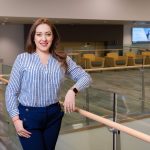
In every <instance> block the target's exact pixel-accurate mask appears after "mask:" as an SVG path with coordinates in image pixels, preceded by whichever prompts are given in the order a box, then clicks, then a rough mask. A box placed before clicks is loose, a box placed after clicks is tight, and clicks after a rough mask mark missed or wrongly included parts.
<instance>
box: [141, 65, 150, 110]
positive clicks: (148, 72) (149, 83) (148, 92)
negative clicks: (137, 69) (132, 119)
mask: <svg viewBox="0 0 150 150" xmlns="http://www.w3.org/2000/svg"><path fill="white" fill-rule="evenodd" d="M149 77H150V67H149V68H146V67H145V68H144V70H143V86H142V87H143V88H142V89H143V95H144V99H143V102H142V107H143V112H145V113H150V79H149ZM145 103H146V104H145Z"/></svg>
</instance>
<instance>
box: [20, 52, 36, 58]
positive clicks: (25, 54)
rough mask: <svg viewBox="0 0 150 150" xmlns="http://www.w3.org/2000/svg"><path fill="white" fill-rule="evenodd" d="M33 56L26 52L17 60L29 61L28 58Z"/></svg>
mask: <svg viewBox="0 0 150 150" xmlns="http://www.w3.org/2000/svg"><path fill="white" fill-rule="evenodd" d="M32 55H33V54H30V53H28V52H24V53H21V54H19V55H18V56H17V59H27V58H30V57H31V56H32Z"/></svg>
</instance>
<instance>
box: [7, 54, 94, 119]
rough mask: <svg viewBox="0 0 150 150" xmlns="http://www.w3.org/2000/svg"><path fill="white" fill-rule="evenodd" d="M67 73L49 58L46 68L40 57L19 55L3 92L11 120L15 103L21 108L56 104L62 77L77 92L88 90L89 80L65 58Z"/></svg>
mask: <svg viewBox="0 0 150 150" xmlns="http://www.w3.org/2000/svg"><path fill="white" fill-rule="evenodd" d="M67 64H68V69H67V72H65V71H64V69H63V68H62V67H61V64H60V63H59V62H58V61H57V60H56V59H55V58H54V57H52V56H50V57H49V60H48V64H47V65H44V64H42V63H41V62H40V58H39V55H38V54H37V53H36V52H35V53H32V54H29V53H22V54H20V55H18V56H17V58H16V60H15V63H14V65H13V68H12V71H11V76H10V80H9V84H8V86H7V88H6V95H5V98H6V107H7V110H8V112H9V114H10V116H11V117H14V116H16V115H18V114H19V111H18V103H21V104H22V105H24V106H32V107H44V106H48V105H50V104H53V103H56V102H58V100H59V93H60V88H61V84H62V83H63V81H64V78H65V76H66V75H67V76H69V77H70V78H71V79H72V80H74V81H75V82H76V83H75V85H74V87H76V88H77V89H78V90H79V91H80V90H82V89H84V88H86V87H88V86H89V84H90V82H91V77H90V76H89V74H87V73H86V72H85V71H84V70H83V69H82V68H81V67H80V66H78V65H77V64H76V63H75V62H74V61H73V60H72V59H71V58H70V57H68V56H67Z"/></svg>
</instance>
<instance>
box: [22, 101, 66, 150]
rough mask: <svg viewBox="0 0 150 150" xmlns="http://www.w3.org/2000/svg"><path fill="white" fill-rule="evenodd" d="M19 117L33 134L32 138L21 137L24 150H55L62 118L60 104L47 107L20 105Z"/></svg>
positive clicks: (62, 113)
mask: <svg viewBox="0 0 150 150" xmlns="http://www.w3.org/2000/svg"><path fill="white" fill-rule="evenodd" d="M19 113H20V114H19V117H20V119H21V120H22V121H23V126H24V128H25V129H26V130H28V131H29V132H31V133H32V134H31V137H30V138H24V137H19V139H20V142H21V145H22V147H23V150H55V145H56V142H57V138H58V135H59V131H60V126H61V121H62V117H63V115H64V112H63V111H61V107H60V104H59V103H56V104H52V105H50V106H47V107H26V106H22V105H21V104H19Z"/></svg>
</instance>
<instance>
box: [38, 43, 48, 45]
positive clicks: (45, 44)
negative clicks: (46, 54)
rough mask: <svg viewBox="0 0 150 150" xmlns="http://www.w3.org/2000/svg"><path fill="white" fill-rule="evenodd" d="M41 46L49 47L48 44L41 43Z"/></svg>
mask: <svg viewBox="0 0 150 150" xmlns="http://www.w3.org/2000/svg"><path fill="white" fill-rule="evenodd" d="M40 45H42V46H47V45H48V43H40Z"/></svg>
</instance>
